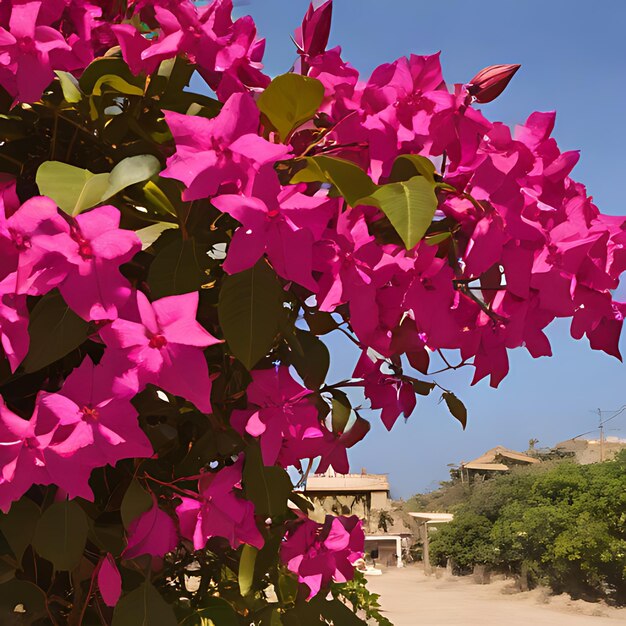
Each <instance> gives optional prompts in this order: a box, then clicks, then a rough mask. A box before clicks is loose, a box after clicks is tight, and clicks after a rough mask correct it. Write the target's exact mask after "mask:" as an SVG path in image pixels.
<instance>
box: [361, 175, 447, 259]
mask: <svg viewBox="0 0 626 626" xmlns="http://www.w3.org/2000/svg"><path fill="white" fill-rule="evenodd" d="M360 202H361V204H371V205H373V206H377V207H378V208H379V209H380V210H381V211H382V212H383V213H384V214H385V215H386V216H387V217H388V218H389V221H390V222H391V225H392V226H393V227H394V228H395V230H396V232H397V233H398V235H400V237H401V238H402V241H403V242H404V245H405V246H406V249H407V250H411V249H412V248H414V247H415V246H416V245H417V244H418V243H419V242H420V240H421V239H422V237H423V236H424V234H425V233H426V231H427V230H428V227H429V226H430V224H431V222H432V220H433V217H434V215H435V211H436V209H437V196H436V194H435V185H434V184H433V183H432V182H431V181H429V180H428V179H427V178H425V177H424V176H414V177H413V178H410V179H409V180H407V181H403V182H399V183H389V184H387V185H381V186H380V187H379V188H378V189H377V190H376V191H375V192H374V193H372V194H371V195H370V196H369V197H367V198H363V199H362V200H361V201H360Z"/></svg>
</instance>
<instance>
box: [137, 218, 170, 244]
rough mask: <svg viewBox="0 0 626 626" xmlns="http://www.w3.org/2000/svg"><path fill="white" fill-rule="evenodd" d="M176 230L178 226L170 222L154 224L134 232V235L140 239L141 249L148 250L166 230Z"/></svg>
mask: <svg viewBox="0 0 626 626" xmlns="http://www.w3.org/2000/svg"><path fill="white" fill-rule="evenodd" d="M171 228H178V224H173V223H172V222H156V223H155V224H151V225H150V226H146V227H145V228H140V229H139V230H136V231H135V233H136V235H137V237H139V239H141V249H142V250H146V249H147V248H149V247H150V246H151V245H152V244H153V243H154V242H155V241H156V240H157V239H158V238H159V237H160V236H161V235H162V234H163V233H164V232H165V231H166V230H169V229H171Z"/></svg>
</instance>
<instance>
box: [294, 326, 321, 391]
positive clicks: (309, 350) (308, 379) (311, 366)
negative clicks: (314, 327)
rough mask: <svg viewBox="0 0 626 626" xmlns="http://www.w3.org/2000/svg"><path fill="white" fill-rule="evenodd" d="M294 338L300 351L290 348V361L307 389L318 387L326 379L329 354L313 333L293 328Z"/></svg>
mask: <svg viewBox="0 0 626 626" xmlns="http://www.w3.org/2000/svg"><path fill="white" fill-rule="evenodd" d="M295 338H296V340H297V341H298V343H299V344H300V347H301V348H302V352H300V351H298V350H295V349H292V351H291V363H292V365H293V366H294V367H295V368H296V371H297V372H298V374H300V377H301V378H302V380H303V381H304V384H305V385H306V387H307V388H308V389H318V388H319V387H320V386H321V385H322V384H323V383H324V381H325V380H326V374H328V368H329V367H330V354H329V352H328V348H327V347H326V344H324V342H323V341H321V340H320V339H318V338H317V337H316V336H315V335H314V334H313V333H309V332H307V331H305V330H301V329H299V328H296V329H295Z"/></svg>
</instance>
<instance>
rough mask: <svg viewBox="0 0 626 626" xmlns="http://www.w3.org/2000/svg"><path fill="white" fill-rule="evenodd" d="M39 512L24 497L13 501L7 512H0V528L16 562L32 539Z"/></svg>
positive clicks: (37, 508)
mask: <svg viewBox="0 0 626 626" xmlns="http://www.w3.org/2000/svg"><path fill="white" fill-rule="evenodd" d="M40 514H41V511H40V510H39V507H38V506H37V505H36V504H35V503H34V502H33V501H32V500H29V499H28V498H26V497H24V498H22V499H21V500H18V501H17V502H14V503H13V504H12V505H11V509H10V510H9V512H8V513H6V514H0V530H1V531H2V534H3V535H4V537H5V539H6V540H7V543H8V544H9V546H10V547H11V550H12V551H13V554H14V555H15V558H16V560H17V562H18V563H21V562H22V557H23V556H24V552H25V550H26V548H27V547H28V546H29V545H30V544H31V543H32V541H33V536H34V534H35V527H36V526H37V520H38V519H39V515H40Z"/></svg>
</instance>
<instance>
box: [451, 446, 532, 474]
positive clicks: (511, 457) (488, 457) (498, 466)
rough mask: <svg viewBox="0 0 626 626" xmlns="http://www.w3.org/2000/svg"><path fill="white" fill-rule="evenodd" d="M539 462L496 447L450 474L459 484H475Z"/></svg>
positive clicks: (519, 453) (461, 465) (522, 454)
mask: <svg viewBox="0 0 626 626" xmlns="http://www.w3.org/2000/svg"><path fill="white" fill-rule="evenodd" d="M540 462H541V461H540V460H539V459H537V458H536V457H533V456H529V455H528V454H524V453H523V452H516V451H515V450H510V449H509V448H505V447H504V446H496V447H495V448H491V450H487V452H485V453H484V454H482V455H481V456H479V457H478V458H476V459H474V460H473V461H469V462H467V463H466V462H463V463H461V464H460V465H459V466H458V468H455V469H453V470H451V472H450V474H451V475H452V477H453V478H456V479H458V480H460V481H461V482H475V481H477V480H484V479H485V478H490V477H492V476H495V475H497V474H500V473H504V472H508V471H510V470H511V469H513V468H514V467H522V466H528V465H534V464H535V463H540Z"/></svg>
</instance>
